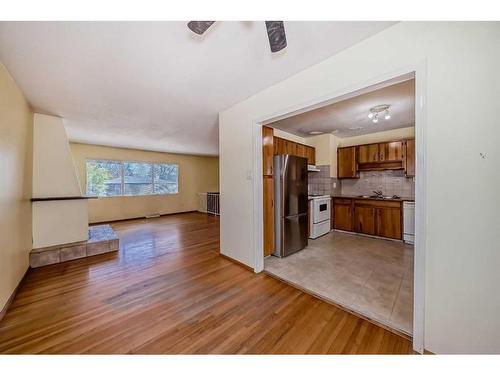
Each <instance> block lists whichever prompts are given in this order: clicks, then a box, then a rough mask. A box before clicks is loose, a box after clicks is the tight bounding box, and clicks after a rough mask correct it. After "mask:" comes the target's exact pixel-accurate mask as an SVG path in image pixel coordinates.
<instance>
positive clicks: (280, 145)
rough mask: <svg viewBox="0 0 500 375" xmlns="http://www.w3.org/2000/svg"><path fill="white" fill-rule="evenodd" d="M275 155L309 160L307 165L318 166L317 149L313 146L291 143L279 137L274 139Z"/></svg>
mask: <svg viewBox="0 0 500 375" xmlns="http://www.w3.org/2000/svg"><path fill="white" fill-rule="evenodd" d="M273 153H274V155H285V154H288V155H294V156H300V157H303V158H307V164H312V165H314V164H316V149H315V148H314V147H311V146H307V145H304V144H302V143H297V142H294V141H289V140H288V139H283V138H279V137H274V147H273Z"/></svg>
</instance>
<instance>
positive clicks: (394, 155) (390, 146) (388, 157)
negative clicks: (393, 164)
mask: <svg viewBox="0 0 500 375" xmlns="http://www.w3.org/2000/svg"><path fill="white" fill-rule="evenodd" d="M378 149H379V161H402V160H403V142H402V141H396V142H386V143H379V144H378Z"/></svg>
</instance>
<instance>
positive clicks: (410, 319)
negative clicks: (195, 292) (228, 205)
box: [262, 72, 417, 336]
mask: <svg viewBox="0 0 500 375" xmlns="http://www.w3.org/2000/svg"><path fill="white" fill-rule="evenodd" d="M415 86H416V79H415V74H414V73H413V72H412V73H408V74H404V75H400V76H397V77H394V78H391V79H388V80H385V81H383V82H380V83H377V84H374V85H369V86H368V87H365V88H363V89H359V90H355V91H353V92H350V93H349V94H346V95H342V96H339V97H336V98H333V99H331V100H329V101H328V103H327V104H324V105H322V106H315V107H314V109H311V110H309V111H300V113H299V114H294V115H291V116H288V117H287V116H281V117H280V118H278V119H277V120H275V121H269V122H266V123H265V125H264V126H263V128H262V129H263V131H262V134H263V139H262V145H263V166H264V176H263V186H264V189H263V203H264V210H263V211H264V212H263V218H264V220H263V225H264V228H263V229H264V231H263V232H264V255H265V259H264V270H265V272H267V273H268V274H270V275H272V276H274V277H277V278H280V279H281V280H283V281H285V282H288V283H290V284H292V285H294V286H296V287H298V288H300V289H303V290H306V291H308V292H310V293H312V294H314V295H316V296H318V297H320V298H322V299H324V300H327V301H329V302H331V303H334V304H336V305H339V306H341V307H342V308H344V309H347V310H349V311H352V312H354V313H356V314H358V315H361V316H363V317H365V318H367V319H369V320H372V321H374V322H376V323H379V324H380V325H383V326H384V327H387V328H389V329H391V330H393V331H396V332H398V333H401V334H402V335H405V336H413V334H414V329H413V323H414V321H415V316H414V315H415V314H414V284H415V276H414V269H415V267H414V262H415V251H414V240H415V196H416V190H417V189H416V187H415V181H416V179H415V178H416V169H417V168H416V154H415V148H416V146H415V138H416V132H415V124H416V116H415V114H416V107H415V103H416V87H415ZM266 147H267V148H266ZM279 155H289V156H291V157H296V158H299V159H300V158H303V159H305V160H306V161H307V164H308V170H309V172H308V173H307V190H308V194H307V196H306V197H305V199H306V200H307V202H308V210H307V216H308V225H307V233H290V230H288V232H287V231H280V226H281V220H284V219H286V217H285V216H283V215H281V216H280V212H281V213H282V211H281V207H280V206H281V205H282V203H283V197H280V198H279V199H274V198H275V196H274V194H277V193H278V192H279V183H278V181H279V180H280V176H279V175H278V174H276V173H274V174H268V175H266V174H265V172H266V168H267V169H268V171H269V170H271V171H272V170H273V163H275V160H276V159H278V158H277V157H278V156H279ZM271 175H273V176H272V177H271ZM281 180H282V178H281ZM288 190H290V189H289V188H288ZM291 190H293V189H291ZM282 191H283V192H285V191H287V189H286V188H284V189H283V190H282ZM296 198H297V197H292V198H291V199H296ZM286 199H289V198H286ZM271 212H272V219H271V214H270V213H271ZM266 215H267V217H266ZM271 221H272V225H270V222H271ZM283 236H294V237H295V238H299V237H301V236H305V237H306V238H307V241H306V245H305V246H304V247H303V248H302V249H300V251H296V249H295V250H294V252H293V254H291V255H289V256H283V254H286V252H283V251H281V252H280V251H278V250H277V248H276V247H277V246H281V245H277V244H278V243H281V244H283V243H284V242H285V241H284V238H283ZM299 242H300V241H299ZM281 250H283V249H281Z"/></svg>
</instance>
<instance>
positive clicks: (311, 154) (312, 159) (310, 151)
mask: <svg viewBox="0 0 500 375" xmlns="http://www.w3.org/2000/svg"><path fill="white" fill-rule="evenodd" d="M305 148H306V158H307V164H311V165H316V149H315V148H314V147H311V146H305Z"/></svg>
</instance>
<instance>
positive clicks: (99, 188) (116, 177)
mask: <svg viewBox="0 0 500 375" xmlns="http://www.w3.org/2000/svg"><path fill="white" fill-rule="evenodd" d="M178 192H179V167H178V166H177V164H163V163H141V162H136V161H111V160H87V195H91V196H98V197H114V196H121V195H152V194H177V193H178Z"/></svg>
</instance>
